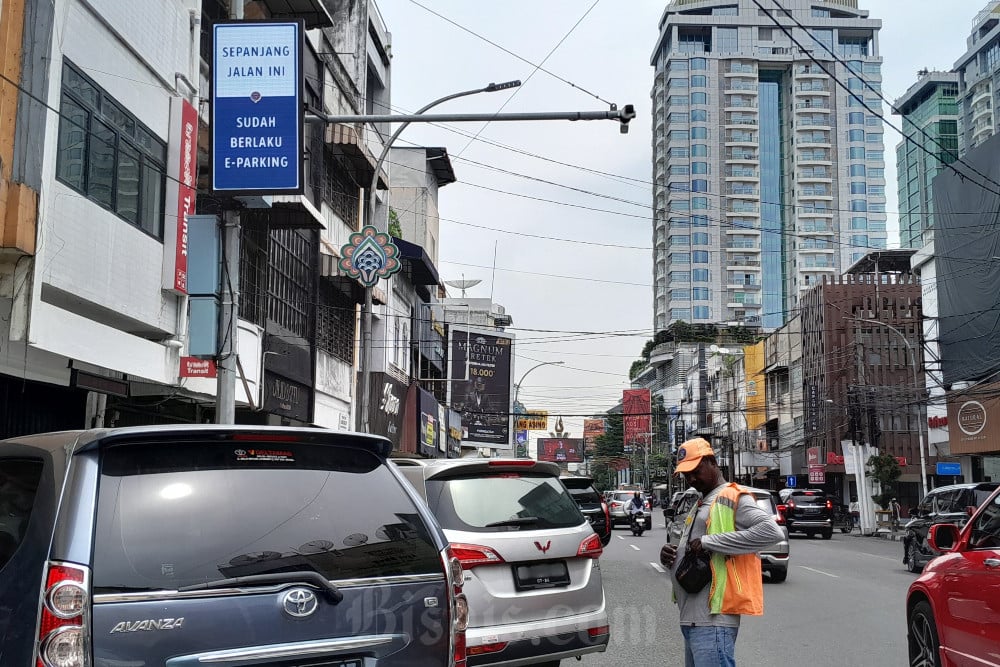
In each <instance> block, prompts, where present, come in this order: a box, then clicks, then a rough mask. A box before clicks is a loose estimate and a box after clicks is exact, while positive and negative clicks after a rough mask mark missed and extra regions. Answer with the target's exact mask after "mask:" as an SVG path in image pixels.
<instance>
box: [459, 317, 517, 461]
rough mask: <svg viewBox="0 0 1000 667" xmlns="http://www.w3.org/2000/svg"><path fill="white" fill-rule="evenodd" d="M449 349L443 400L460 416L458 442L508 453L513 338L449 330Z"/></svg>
mask: <svg viewBox="0 0 1000 667" xmlns="http://www.w3.org/2000/svg"><path fill="white" fill-rule="evenodd" d="M448 351H449V363H448V370H449V375H448V377H449V379H450V380H451V381H450V382H449V383H448V402H449V404H450V405H451V407H452V408H453V409H455V410H457V411H458V412H459V413H461V415H462V426H463V428H464V430H465V437H464V438H463V442H464V443H465V444H466V445H471V446H476V447H490V448H493V449H511V447H512V443H511V433H512V428H511V427H512V421H513V420H512V413H513V392H512V391H511V388H512V386H513V370H514V364H513V355H514V336H513V335H512V334H508V333H503V332H498V331H491V330H489V329H475V328H472V327H463V326H452V327H450V328H449V332H448Z"/></svg>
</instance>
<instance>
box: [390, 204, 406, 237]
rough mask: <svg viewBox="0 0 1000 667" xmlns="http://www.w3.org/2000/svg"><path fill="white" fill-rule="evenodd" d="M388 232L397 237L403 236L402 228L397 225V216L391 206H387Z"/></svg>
mask: <svg viewBox="0 0 1000 667" xmlns="http://www.w3.org/2000/svg"><path fill="white" fill-rule="evenodd" d="M389 233H390V234H391V235H393V236H395V237H396V238H397V239H401V238H403V228H402V227H400V225H399V216H398V215H397V214H396V211H395V209H393V208H392V207H390V208H389Z"/></svg>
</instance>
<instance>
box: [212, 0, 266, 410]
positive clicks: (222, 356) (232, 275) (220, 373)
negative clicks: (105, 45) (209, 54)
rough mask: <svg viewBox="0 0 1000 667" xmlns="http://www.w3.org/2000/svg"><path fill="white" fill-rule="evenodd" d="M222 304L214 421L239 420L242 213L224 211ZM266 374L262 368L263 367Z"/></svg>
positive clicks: (236, 14)
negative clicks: (238, 359)
mask: <svg viewBox="0 0 1000 667" xmlns="http://www.w3.org/2000/svg"><path fill="white" fill-rule="evenodd" d="M229 18H231V19H235V20H242V19H243V0H237V1H236V2H230V3H229ZM222 262H223V267H222V289H221V292H222V304H221V307H220V308H219V331H220V333H221V334H222V336H221V338H222V340H221V343H220V345H219V356H218V359H217V361H216V367H217V374H216V380H215V423H216V424H233V423H235V422H236V372H237V370H238V369H237V365H236V361H237V356H236V354H237V351H238V350H239V348H238V347H237V344H236V337H237V333H238V332H239V329H240V328H239V326H238V325H237V321H238V319H239V316H240V212H239V210H236V209H233V210H228V211H225V212H223V214H222ZM261 374H262V376H263V370H261Z"/></svg>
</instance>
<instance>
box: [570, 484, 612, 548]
mask: <svg viewBox="0 0 1000 667" xmlns="http://www.w3.org/2000/svg"><path fill="white" fill-rule="evenodd" d="M560 479H561V480H562V483H563V484H564V485H565V486H566V489H567V490H568V491H569V493H570V495H571V496H573V500H575V501H576V505H577V507H579V508H580V512H582V513H583V516H584V517H586V519H587V521H588V522H589V523H590V527H591V528H593V529H594V532H595V533H597V535H598V537H600V538H601V544H602V545H604V546H608V542H610V541H611V514H610V510H609V509H608V504H607V503H606V502H604V499H603V498H601V495H600V494H599V493H598V492H597V489H595V488H594V480H593V479H591V478H590V477H584V476H582V475H563V476H562V477H561V478H560Z"/></svg>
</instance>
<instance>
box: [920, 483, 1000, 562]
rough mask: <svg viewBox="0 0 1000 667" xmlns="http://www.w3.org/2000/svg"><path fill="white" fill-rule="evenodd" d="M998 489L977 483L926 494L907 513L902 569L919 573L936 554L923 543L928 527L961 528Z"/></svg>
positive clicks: (925, 539)
mask: <svg viewBox="0 0 1000 667" xmlns="http://www.w3.org/2000/svg"><path fill="white" fill-rule="evenodd" d="M998 486H1000V483H998V482H979V483H968V484H952V485H949V486H939V487H938V488H936V489H933V490H932V491H929V492H928V493H927V495H926V496H924V498H923V500H921V501H920V503H919V504H918V505H917V506H916V507H914V508H913V510H911V512H910V517H911V518H910V520H909V521H908V522H907V523H906V526H904V530H905V531H906V532H905V534H904V535H903V564H904V565H905V566H906V569H908V570H909V571H910V572H920V571H921V570H922V569H923V567H924V565H925V564H926V563H927V562H928V561H930V560H931V559H932V558H934V557H935V556H937V555H938V554H937V552H936V551H934V548H933V547H931V546H930V545H929V544H928V543H927V535H928V533H929V532H930V528H931V526H934V525H937V524H939V523H950V524H954V525H956V526H958V527H962V526H963V525H965V522H966V521H968V520H969V517H970V516H971V515H972V512H973V511H975V509H976V508H977V507H979V506H980V505H982V504H983V503H984V502H985V501H986V499H987V498H988V497H989V495H990V494H991V493H992V492H993V491H994V490H996V488H997V487H998Z"/></svg>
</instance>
